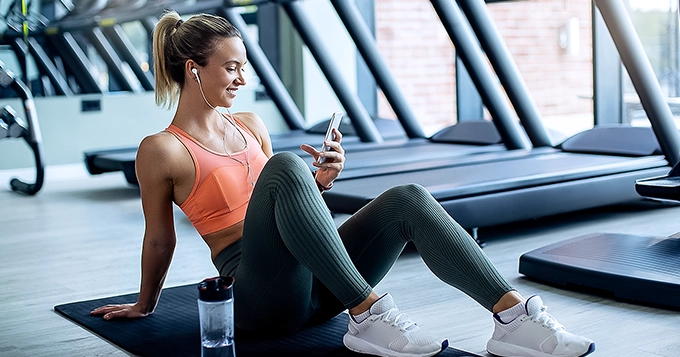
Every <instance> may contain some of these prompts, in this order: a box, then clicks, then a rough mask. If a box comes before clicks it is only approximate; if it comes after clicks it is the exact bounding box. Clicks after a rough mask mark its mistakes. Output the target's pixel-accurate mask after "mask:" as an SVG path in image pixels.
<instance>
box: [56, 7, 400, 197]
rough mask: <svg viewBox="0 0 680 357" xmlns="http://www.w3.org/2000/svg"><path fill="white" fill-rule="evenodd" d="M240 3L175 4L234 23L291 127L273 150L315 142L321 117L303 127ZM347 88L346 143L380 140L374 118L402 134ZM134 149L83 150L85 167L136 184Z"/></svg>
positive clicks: (60, 29) (121, 15)
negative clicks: (119, 175) (358, 102)
mask: <svg viewBox="0 0 680 357" xmlns="http://www.w3.org/2000/svg"><path fill="white" fill-rule="evenodd" d="M267 2H268V1H256V2H252V1H251V2H249V5H253V4H254V3H257V4H266V3H267ZM239 6H242V5H240V4H239V2H238V1H226V2H225V1H202V2H199V3H195V4H189V5H186V4H177V5H176V6H175V10H177V11H178V12H180V13H194V12H201V11H217V12H218V13H219V14H220V15H222V16H224V17H225V18H227V19H229V21H230V22H232V23H233V24H234V25H235V26H236V27H237V28H239V30H240V31H241V34H242V36H243V39H244V43H245V45H246V48H247V51H248V59H249V61H250V63H251V64H252V66H253V68H254V69H255V71H256V72H257V73H258V76H259V78H260V80H261V81H262V83H263V85H264V86H265V88H266V89H267V92H268V94H269V95H270V97H271V98H272V100H273V101H274V103H275V104H276V106H277V108H278V109H279V111H280V112H281V113H282V115H283V118H284V119H285V121H286V123H287V124H288V126H289V127H290V129H291V130H290V131H289V132H286V133H281V134H274V135H272V144H273V146H274V148H275V150H277V151H281V150H288V149H291V148H297V147H298V146H299V145H300V144H301V143H303V142H310V143H314V142H315V141H317V140H318V141H321V140H323V134H325V125H324V123H321V124H319V125H316V126H313V127H312V128H310V129H307V130H305V129H304V119H303V117H302V114H301V113H300V112H299V110H298V108H297V107H296V105H295V103H294V102H293V100H292V98H291V97H290V94H289V93H288V92H287V91H286V89H285V87H284V86H283V83H282V82H281V80H280V78H279V77H278V75H277V74H276V72H275V70H274V69H273V67H272V66H271V63H270V62H269V61H268V60H267V58H266V56H265V54H264V52H263V51H262V49H261V48H260V47H259V45H258V44H257V42H256V41H255V40H253V39H252V38H251V36H250V35H249V32H248V31H247V29H246V24H245V22H244V21H243V19H242V17H241V15H240V14H238V13H237V12H236V11H235V8H236V7H239ZM163 8H165V7H163ZM163 8H160V7H158V6H154V7H149V6H147V7H145V8H144V11H143V13H139V10H137V11H134V12H125V11H118V12H116V13H107V14H106V16H107V18H108V19H109V21H111V22H113V23H122V22H127V21H132V20H135V19H140V18H144V17H149V16H152V15H157V14H159V13H161V12H162V10H163ZM102 16H103V14H102ZM84 20H85V19H81V18H80V17H78V16H74V17H66V18H65V19H63V20H61V21H59V22H58V23H57V24H55V25H53V26H52V27H50V28H49V29H48V30H49V31H48V32H53V33H68V32H69V31H78V30H83V29H89V28H90V27H96V26H97V25H98V23H96V22H94V20H93V19H90V20H89V21H84ZM105 34H106V35H107V37H108V39H110V40H111V42H114V43H116V44H119V46H117V48H116V50H117V51H123V53H128V54H131V55H129V56H128V58H132V59H133V62H135V63H136V60H134V59H135V58H136V56H135V55H134V49H133V48H132V47H131V46H130V45H127V46H125V45H126V39H125V36H124V33H123V32H122V31H111V30H107V31H105ZM102 41H104V40H102ZM64 47H68V46H58V48H64ZM76 59H77V57H76ZM147 89H148V88H147ZM150 89H153V88H150ZM347 93H348V92H347ZM347 93H345V95H344V96H340V97H339V99H340V100H341V102H342V104H343V106H344V107H345V110H346V111H347V112H348V114H349V116H350V117H351V118H352V121H351V125H350V124H344V125H343V126H342V127H341V129H342V130H343V132H345V133H346V134H347V136H346V137H345V142H346V143H348V144H351V143H353V142H359V141H361V142H382V141H383V136H382V135H381V133H380V130H378V129H377V128H376V124H375V123H378V125H380V127H381V129H382V130H381V131H382V132H383V133H386V134H387V135H385V136H386V137H387V138H389V139H395V140H396V139H398V138H401V137H403V136H404V134H403V132H402V131H401V130H400V128H397V127H396V126H395V123H394V122H393V121H391V120H384V119H383V120H376V121H375V122H374V121H373V120H371V119H370V117H369V116H368V114H367V113H366V112H365V109H364V108H363V107H359V106H357V105H356V104H354V103H355V102H354V101H353V100H352V99H351V98H350V97H349V96H348V94H347ZM136 152H137V148H136V147H132V148H118V149H106V150H92V151H87V152H85V154H84V155H85V165H86V167H87V169H88V172H90V174H93V175H96V174H101V173H104V172H112V171H123V173H124V174H125V177H126V180H127V181H128V182H129V183H131V184H136V183H137V180H136V177H135V172H134V161H135V157H136Z"/></svg>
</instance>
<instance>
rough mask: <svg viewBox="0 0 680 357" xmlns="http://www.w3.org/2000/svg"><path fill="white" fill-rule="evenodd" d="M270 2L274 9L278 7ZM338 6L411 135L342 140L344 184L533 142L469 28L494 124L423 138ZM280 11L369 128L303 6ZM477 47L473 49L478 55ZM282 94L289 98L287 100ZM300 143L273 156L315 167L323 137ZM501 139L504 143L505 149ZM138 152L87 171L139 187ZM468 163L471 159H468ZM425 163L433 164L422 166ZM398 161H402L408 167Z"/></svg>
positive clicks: (357, 25) (366, 36)
mask: <svg viewBox="0 0 680 357" xmlns="http://www.w3.org/2000/svg"><path fill="white" fill-rule="evenodd" d="M273 4H275V5H276V3H273ZM333 4H334V6H335V8H336V10H337V11H338V13H339V15H340V16H341V19H342V20H343V23H344V24H345V26H347V28H348V30H349V31H350V34H351V35H352V37H353V39H354V41H355V43H356V44H357V45H358V47H359V49H360V52H361V53H362V55H363V56H364V58H365V59H367V62H368V64H369V68H370V69H371V72H372V73H373V74H374V76H375V77H376V79H377V81H378V82H379V83H380V85H381V88H382V89H383V91H384V93H385V94H386V97H387V98H388V101H389V102H390V104H391V105H392V107H393V108H394V110H395V112H396V113H397V114H398V118H399V122H400V123H401V124H402V127H403V131H402V133H403V132H405V133H406V134H407V136H408V138H406V139H398V138H397V139H394V137H395V136H389V138H392V139H393V140H389V142H378V143H376V142H375V141H374V142H373V143H368V144H367V143H365V142H361V143H356V142H352V141H350V140H344V141H343V143H344V144H345V145H344V147H345V150H346V157H347V163H346V166H345V171H344V173H345V174H344V175H343V178H342V179H344V178H349V177H352V175H353V174H357V173H359V174H361V175H363V174H366V173H367V172H372V171H371V169H370V168H372V167H377V166H380V169H378V171H376V172H386V171H389V172H398V171H406V170H414V169H419V168H421V167H431V166H432V165H438V166H441V165H450V164H451V163H452V162H451V160H450V159H449V158H452V157H456V158H457V157H461V156H466V157H467V156H468V155H474V154H479V153H484V154H486V155H485V156H480V157H479V158H478V159H481V160H493V159H498V160H499V159H505V158H507V157H505V156H504V157H502V158H499V157H496V156H493V155H490V153H492V152H505V151H507V150H506V149H528V148H529V146H530V145H529V144H528V139H527V138H526V137H524V136H523V131H522V130H521V128H519V125H518V124H517V123H516V121H515V120H514V118H512V116H511V114H510V113H511V109H510V107H509V105H508V104H507V103H505V102H504V101H503V99H502V93H501V91H500V86H498V85H497V84H496V83H495V80H494V78H493V77H492V74H491V71H490V69H489V68H488V67H487V68H485V67H483V66H482V65H481V64H482V63H484V62H483V61H482V60H481V59H482V58H483V55H482V54H481V50H479V49H478V48H477V47H474V46H471V45H469V44H470V43H472V41H473V37H472V35H471V31H470V30H468V33H467V34H465V35H466V36H467V39H466V41H467V44H466V45H467V46H468V47H471V48H472V49H473V51H469V50H468V51H467V52H472V54H471V55H466V53H467V52H466V51H463V50H461V51H460V52H461V54H462V55H463V56H464V57H465V58H466V60H467V63H468V64H469V66H472V70H471V73H473V74H474V75H473V79H475V80H476V84H477V85H478V87H479V88H480V89H482V90H483V93H485V95H484V96H483V99H484V102H485V103H486V104H487V107H488V108H489V111H490V112H491V113H492V114H493V115H494V122H493V123H492V122H488V121H481V120H480V121H474V122H463V123H459V124H457V125H454V126H452V127H449V128H446V129H444V130H442V131H440V132H439V133H437V134H435V135H433V136H432V137H431V138H424V134H422V130H421V129H420V127H419V126H418V123H417V121H416V120H415V119H414V115H413V113H412V112H411V111H410V109H409V108H408V105H407V104H406V100H405V99H404V97H403V95H402V94H401V93H400V91H399V89H398V86H397V85H396V82H395V80H394V79H393V77H391V74H389V73H388V72H387V69H386V68H387V67H386V65H385V64H384V63H383V62H382V58H381V57H380V55H379V53H378V51H377V47H376V46H375V43H374V41H372V39H371V35H370V31H369V30H368V28H367V26H366V24H365V23H364V22H363V21H362V20H358V17H357V16H360V15H359V14H358V10H356V8H355V7H354V5H353V4H350V3H348V2H344V1H335V2H333ZM281 6H282V7H283V8H284V10H285V11H286V13H287V14H288V15H289V17H290V19H291V22H292V23H293V25H294V26H295V28H296V29H297V31H298V33H299V34H300V35H301V37H302V38H303V40H304V41H305V43H306V44H307V46H308V48H309V49H310V51H311V53H312V54H313V56H314V58H315V60H316V61H317V63H318V64H319V66H320V68H321V70H322V71H323V73H324V75H325V76H326V78H327V79H328V80H329V83H330V84H331V87H332V88H333V90H334V91H335V92H336V94H337V95H338V98H339V99H340V100H341V102H342V104H343V106H344V107H345V108H347V109H348V114H349V116H350V118H351V119H352V124H354V123H355V122H356V120H354V118H355V117H356V116H358V117H359V118H364V119H362V120H360V121H359V122H360V123H361V122H364V121H368V122H369V123H370V122H371V119H370V117H369V116H368V114H367V113H366V110H365V108H364V107H363V106H362V105H361V103H360V101H359V99H358V98H357V97H356V95H353V94H352V93H351V91H350V89H349V88H348V87H347V85H346V84H345V83H344V82H343V80H342V79H341V75H340V73H339V70H338V69H337V68H335V67H334V64H333V63H332V61H331V60H330V56H329V54H328V52H327V51H326V50H325V49H324V48H323V45H322V44H321V42H320V41H319V40H318V39H317V38H316V36H315V31H314V29H312V28H311V27H310V25H309V23H310V21H309V20H308V19H307V18H306V15H305V14H304V11H303V10H302V9H301V7H300V5H299V4H298V3H297V2H296V1H291V2H284V3H282V4H281ZM216 12H217V13H218V14H219V15H222V16H224V17H226V18H227V19H228V20H230V21H231V22H232V23H234V24H235V25H236V26H237V27H239V28H241V29H242V33H243V34H244V41H245V43H246V46H247V48H248V52H249V57H250V56H251V55H253V56H254V58H257V59H259V61H258V62H260V63H263V64H266V65H259V66H258V67H256V69H258V73H261V72H263V73H265V74H267V76H266V77H267V78H269V82H272V83H273V85H275V86H278V87H280V88H283V87H282V85H280V84H279V83H280V80H279V79H278V77H277V76H276V74H275V72H274V71H273V69H271V66H270V65H269V63H268V62H267V60H266V57H265V56H264V54H263V53H262V51H261V49H260V48H259V46H258V45H257V44H256V43H255V42H253V41H252V40H250V39H249V38H248V37H247V32H246V31H245V24H244V23H243V20H242V19H241V18H240V15H238V14H237V13H235V12H234V11H231V9H230V8H226V7H225V8H217V9H216ZM474 50H476V52H475V51H474ZM251 62H253V65H254V66H255V65H256V63H255V61H253V60H251ZM259 68H264V70H259ZM281 92H282V93H284V92H285V89H281ZM286 94H287V93H286ZM282 96H283V97H285V95H282ZM298 113H299V112H298ZM353 114H354V116H353ZM392 122H394V121H392ZM494 123H495V124H494ZM324 124H325V123H321V124H319V125H317V127H318V128H316V130H317V132H319V133H323V132H324V131H325V125H324ZM383 128H384V126H383ZM312 129H315V128H312ZM346 129H351V127H349V128H348V127H345V128H342V129H341V130H343V132H344V133H345V134H347V132H346V131H345V130H346ZM388 129H389V128H388ZM367 131H368V132H371V128H370V127H369V128H368V129H367ZM383 132H384V131H383ZM383 132H381V133H379V134H378V135H380V134H382V133H383ZM294 137H295V136H294ZM288 138H289V137H288ZM295 138H296V139H297V140H289V141H288V142H289V143H290V142H292V141H294V143H293V145H294V146H293V145H291V146H289V147H285V146H284V147H281V146H277V145H276V143H277V141H276V137H275V136H274V138H273V141H274V145H275V147H274V149H275V151H282V150H287V151H293V152H297V153H298V154H300V155H301V156H302V157H303V158H305V159H306V160H307V161H308V164H309V165H310V167H311V162H312V158H311V157H310V156H309V155H307V154H305V153H303V152H302V151H301V150H299V149H298V146H299V144H300V143H302V142H308V143H311V144H314V140H319V139H318V138H316V137H315V138H309V137H306V136H297V137H295ZM345 138H348V137H345ZM350 138H351V137H350ZM501 141H502V142H503V143H504V144H501V143H500V142H501ZM353 144H356V145H353ZM134 153H135V151H131V150H129V149H119V150H106V151H103V152H100V151H95V152H88V153H86V166H87V167H88V170H89V171H90V173H101V172H108V171H114V170H119V167H121V166H122V169H123V171H124V173H125V176H126V178H127V180H128V182H130V183H136V178H135V176H134ZM512 155H526V152H515V153H513V154H512ZM465 160H469V159H467V158H466V159H465ZM465 160H464V161H465ZM426 161H427V162H428V164H425V162H426ZM456 163H458V162H456ZM398 164H404V166H401V165H398ZM424 165H425V166H424ZM101 167H107V169H106V171H104V170H100V168H101ZM108 167H112V169H108ZM353 169H359V170H360V171H357V173H351V172H352V171H353Z"/></svg>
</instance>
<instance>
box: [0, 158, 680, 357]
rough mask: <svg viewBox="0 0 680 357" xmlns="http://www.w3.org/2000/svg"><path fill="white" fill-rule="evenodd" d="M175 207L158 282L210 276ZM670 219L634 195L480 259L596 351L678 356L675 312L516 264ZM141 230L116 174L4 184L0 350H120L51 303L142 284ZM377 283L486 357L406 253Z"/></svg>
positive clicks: (484, 234)
mask: <svg viewBox="0 0 680 357" xmlns="http://www.w3.org/2000/svg"><path fill="white" fill-rule="evenodd" d="M17 173H19V174H22V176H21V177H23V178H25V179H27V180H28V181H31V180H33V173H32V172H31V171H30V170H28V171H25V172H24V171H22V172H18V171H14V172H1V171H0V183H1V184H2V185H5V186H8V185H7V184H6V183H7V182H8V180H9V177H10V175H14V174H17ZM5 186H3V187H5ZM176 212H177V217H178V219H177V231H178V236H179V240H178V244H177V250H176V253H175V257H174V261H173V263H172V266H171V268H170V272H169V275H168V278H167V282H166V286H175V285H182V284H189V283H196V282H198V281H200V280H201V279H203V278H205V277H209V276H214V275H216V271H215V269H214V268H213V266H212V265H211V263H210V259H209V252H208V249H207V248H206V246H205V245H204V244H203V242H202V241H201V239H200V237H199V236H198V235H197V234H196V232H195V231H194V230H193V228H192V227H191V225H190V224H189V222H188V221H187V220H186V219H185V218H184V216H183V215H182V213H181V212H179V211H176ZM678 217H680V206H677V205H672V204H658V203H653V204H652V203H649V202H642V201H641V202H639V203H635V204H630V205H624V206H618V207H610V208H607V209H600V210H596V211H590V212H582V213H579V214H572V215H566V216H560V217H552V218H550V219H543V220H537V221H533V222H530V223H524V224H515V225H508V226H503V227H494V228H493V229H491V228H487V229H481V230H480V232H479V233H480V236H481V238H483V239H486V240H487V242H488V245H487V247H486V248H485V251H486V253H487V254H488V256H489V257H490V258H491V260H493V262H494V263H495V264H496V265H497V266H498V268H499V269H500V270H501V272H502V273H503V274H505V275H506V276H507V277H508V278H509V279H510V281H511V282H512V283H513V284H515V285H516V287H517V288H518V289H519V291H520V292H521V293H522V294H524V295H531V294H540V295H541V297H542V298H543V301H544V302H545V303H546V305H547V306H548V308H549V311H550V312H551V313H552V314H553V315H554V316H555V317H557V318H558V320H559V321H560V322H561V323H563V324H564V325H566V326H567V328H568V329H569V330H571V331H572V332H575V333H578V334H583V335H586V336H589V337H590V338H592V339H594V340H595V341H596V343H597V352H596V353H595V355H596V356H616V357H619V356H642V357H644V356H650V357H651V356H654V357H659V356H680V337H678V336H680V332H679V331H680V313H679V312H678V311H671V310H665V309H659V308H653V307H646V306H638V305H634V304H630V303H626V302H620V301H615V300H612V299H610V298H606V297H603V296H597V295H591V294H586V293H582V292H572V291H565V290H561V289H556V288H553V287H549V286H546V285H542V284H538V283H535V282H532V281H529V280H527V279H525V278H523V277H522V276H520V275H519V274H518V272H517V266H518V257H519V256H520V255H521V254H522V253H524V252H527V251H530V250H532V249H535V248H538V247H541V246H543V245H546V244H549V243H552V242H557V241H560V240H564V239H567V238H571V237H575V236H578V235H582V234H587V233H592V232H614V233H631V234H651V235H658V236H668V235H670V234H673V233H675V232H677V231H680V219H678ZM341 220H342V217H339V218H338V221H341ZM143 226H144V223H143V219H142V214H141V209H140V200H139V194H138V191H137V190H136V189H135V188H132V187H129V186H127V185H126V183H125V180H124V179H123V177H122V175H120V174H107V175H102V176H88V175H87V174H86V173H85V170H84V168H82V167H80V166H79V165H73V166H63V167H50V168H48V171H47V179H46V182H45V185H44V188H43V190H42V191H41V192H39V193H38V194H37V195H36V196H34V197H28V196H22V195H19V194H16V193H13V192H11V191H9V189H8V188H2V189H0V357H5V356H7V357H17V356H125V355H126V353H125V352H123V351H121V350H119V349H117V348H116V347H115V346H112V345H111V344H109V343H107V342H106V341H104V340H102V339H100V338H99V337H97V336H95V335H92V334H91V333H89V332H87V331H85V330H83V329H82V328H80V327H78V326H76V325H75V324H73V323H71V322H69V321H68V320H66V319H64V318H62V317H61V316H60V315H57V314H56V313H55V312H54V310H53V307H54V306H55V305H58V304H62V303H67V302H73V301H79V300H88V299H93V298H100V297H106V296H112V295H118V294H123V293H130V292H136V291H138V286H139V276H140V262H139V259H140V247H141V239H142V231H143ZM679 264H680V262H679ZM376 290H377V292H379V293H381V292H390V293H391V294H392V295H393V296H394V297H395V300H396V302H397V304H398V305H399V307H400V308H401V309H402V310H404V311H406V312H407V313H408V314H409V315H410V316H411V318H412V319H413V320H415V321H417V322H418V323H419V325H420V326H421V327H423V328H425V329H427V330H429V331H430V332H433V333H438V334H441V335H443V336H446V337H448V338H449V340H450V341H451V343H452V345H453V346H455V347H458V348H461V349H465V350H469V351H472V352H477V353H480V354H483V355H486V354H485V352H484V347H485V344H486V341H487V339H488V338H489V336H490V334H491V329H492V320H491V317H490V315H489V313H488V312H487V311H486V310H484V309H483V308H481V307H480V306H479V305H477V304H476V303H475V302H474V301H473V300H471V299H470V298H468V297H466V296H465V295H463V294H462V293H460V292H459V291H457V290H455V289H453V288H451V287H448V286H446V285H445V284H443V283H442V282H440V281H439V280H438V279H437V278H435V277H434V276H433V275H432V274H431V273H429V271H428V270H427V268H426V267H425V266H424V264H423V263H422V261H421V260H420V258H419V257H418V256H417V255H415V254H414V253H413V252H406V253H405V254H404V255H403V256H402V257H401V258H400V260H399V261H398V262H397V264H396V265H395V267H394V269H393V270H392V271H391V272H390V274H388V276H387V278H386V279H385V280H384V281H383V282H382V283H381V284H380V285H379V286H378V287H377V288H376ZM679 298H680V297H679ZM140 338H141V337H140Z"/></svg>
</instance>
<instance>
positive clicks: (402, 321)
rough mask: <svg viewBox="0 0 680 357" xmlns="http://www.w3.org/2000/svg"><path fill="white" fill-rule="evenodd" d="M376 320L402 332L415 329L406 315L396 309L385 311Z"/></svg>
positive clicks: (414, 324) (414, 325)
mask: <svg viewBox="0 0 680 357" xmlns="http://www.w3.org/2000/svg"><path fill="white" fill-rule="evenodd" d="M378 318H379V319H381V320H383V321H385V322H388V323H390V324H391V325H392V326H395V327H397V328H399V329H401V330H404V331H407V330H409V329H411V328H413V327H416V323H415V322H413V321H411V319H409V318H408V316H406V314H404V313H403V312H401V311H399V310H398V309H397V308H391V309H389V310H387V311H386V312H384V313H382V314H380V315H378Z"/></svg>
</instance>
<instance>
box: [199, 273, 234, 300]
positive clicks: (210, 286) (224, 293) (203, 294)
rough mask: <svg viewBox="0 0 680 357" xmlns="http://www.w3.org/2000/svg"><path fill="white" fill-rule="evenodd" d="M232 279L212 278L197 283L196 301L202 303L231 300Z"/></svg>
mask: <svg viewBox="0 0 680 357" xmlns="http://www.w3.org/2000/svg"><path fill="white" fill-rule="evenodd" d="M233 285H234V278H233V277H231V276H227V277H220V276H217V277H214V278H208V279H205V280H203V281H201V282H200V283H198V299H199V300H202V301H224V300H229V299H231V298H232V295H233V291H232V288H231V287H232V286H233Z"/></svg>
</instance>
